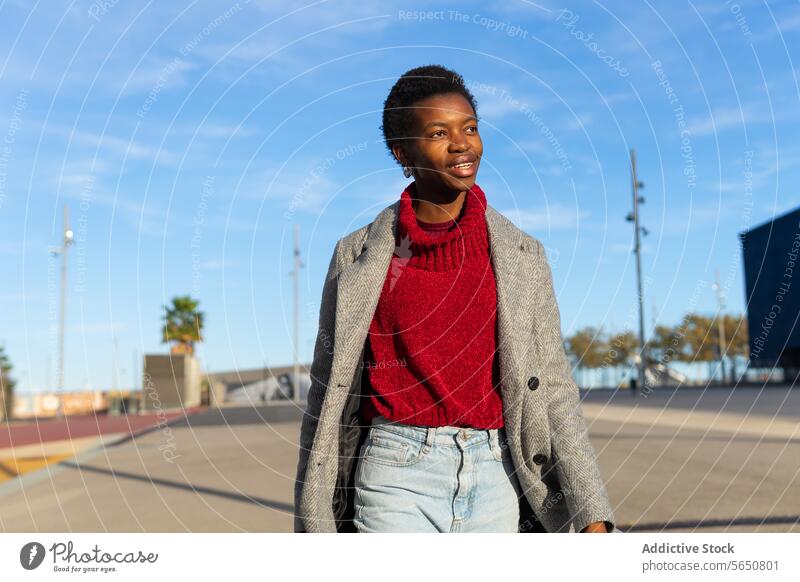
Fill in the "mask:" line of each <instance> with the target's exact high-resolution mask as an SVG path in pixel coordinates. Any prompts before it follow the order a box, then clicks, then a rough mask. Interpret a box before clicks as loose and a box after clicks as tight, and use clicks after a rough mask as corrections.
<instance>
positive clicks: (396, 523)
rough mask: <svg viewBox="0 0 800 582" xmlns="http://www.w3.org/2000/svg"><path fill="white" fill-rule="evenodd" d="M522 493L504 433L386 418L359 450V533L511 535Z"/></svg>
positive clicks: (374, 426) (375, 425) (375, 421)
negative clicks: (408, 422) (415, 424)
mask: <svg viewBox="0 0 800 582" xmlns="http://www.w3.org/2000/svg"><path fill="white" fill-rule="evenodd" d="M521 495H522V490H521V487H520V485H519V481H518V480H517V478H516V476H515V475H514V464H513V462H512V460H511V452H510V451H509V449H508V445H507V444H506V440H505V430H504V429H502V428H501V429H475V428H459V427H455V426H444V427H424V426H413V425H408V424H402V423H396V422H390V421H388V420H387V419H385V418H383V417H381V416H378V417H376V418H374V419H373V421H372V426H371V427H370V428H369V433H368V435H367V437H366V439H365V440H364V443H363V445H362V446H361V450H360V451H359V459H358V467H357V470H356V475H355V502H354V503H355V517H354V523H355V526H356V529H357V531H359V532H362V533H363V532H506V533H515V532H517V528H518V525H519V497H520V496H521Z"/></svg>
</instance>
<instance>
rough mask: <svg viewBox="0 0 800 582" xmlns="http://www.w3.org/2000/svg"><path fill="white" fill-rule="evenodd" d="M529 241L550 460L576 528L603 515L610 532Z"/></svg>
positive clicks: (544, 268)
mask: <svg viewBox="0 0 800 582" xmlns="http://www.w3.org/2000/svg"><path fill="white" fill-rule="evenodd" d="M534 241H535V246H536V253H537V255H538V259H539V260H538V263H539V271H538V275H539V276H538V279H537V281H538V285H537V286H536V288H535V290H534V294H535V304H536V312H535V316H536V318H537V323H538V325H537V331H538V333H539V334H540V336H539V340H540V341H541V356H542V359H541V361H540V364H541V367H540V375H541V376H543V377H542V378H540V381H541V383H542V385H543V386H542V387H543V388H545V389H546V390H547V392H548V394H549V400H548V417H549V424H550V442H551V443H552V448H553V450H552V455H553V459H551V462H552V463H553V464H554V465H555V468H556V474H557V475H558V478H559V482H560V485H561V489H562V491H563V492H564V497H565V500H566V503H567V508H568V510H569V513H570V516H571V517H572V524H573V527H574V529H575V531H576V532H578V531H580V530H581V529H583V528H584V527H586V526H587V525H588V524H590V523H593V522H596V521H604V522H606V528H607V529H608V531H609V532H611V531H612V530H613V529H615V527H616V526H615V520H614V515H613V512H612V509H611V504H610V502H609V499H608V493H607V492H606V488H605V485H604V484H603V480H602V477H601V475H600V469H599V466H598V463H597V458H596V455H595V451H594V448H593V447H592V444H591V442H590V441H589V435H588V431H587V429H586V423H585V421H584V417H583V412H582V410H581V406H580V397H579V392H578V385H577V384H576V383H575V381H574V379H573V377H572V366H571V365H570V362H569V360H568V359H567V354H566V352H565V350H564V340H563V338H562V335H561V315H560V312H559V308H558V303H557V301H556V296H555V291H554V289H553V276H552V270H551V268H550V265H549V263H548V261H547V256H546V254H545V252H544V247H543V245H542V243H541V242H539V241H538V240H535V239H534Z"/></svg>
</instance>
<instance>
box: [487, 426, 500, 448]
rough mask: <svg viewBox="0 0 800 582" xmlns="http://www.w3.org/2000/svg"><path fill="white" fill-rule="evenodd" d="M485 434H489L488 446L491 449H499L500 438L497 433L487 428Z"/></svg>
mask: <svg viewBox="0 0 800 582" xmlns="http://www.w3.org/2000/svg"><path fill="white" fill-rule="evenodd" d="M486 432H488V433H489V444H490V445H491V446H493V447H497V448H499V447H500V438H499V435H498V431H497V430H496V429H493V428H487V429H486Z"/></svg>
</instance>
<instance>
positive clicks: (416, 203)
mask: <svg viewBox="0 0 800 582" xmlns="http://www.w3.org/2000/svg"><path fill="white" fill-rule="evenodd" d="M466 197H467V190H464V191H462V192H458V193H457V194H456V195H455V198H453V195H452V193H449V194H446V195H442V194H438V193H432V192H425V191H423V190H422V189H420V188H419V184H417V188H416V197H415V199H414V200H412V202H411V207H412V208H413V209H414V214H415V215H416V217H417V218H418V219H419V220H421V221H422V222H447V221H449V220H455V219H456V218H458V217H459V215H460V214H461V208H462V207H463V206H464V200H465V199H466Z"/></svg>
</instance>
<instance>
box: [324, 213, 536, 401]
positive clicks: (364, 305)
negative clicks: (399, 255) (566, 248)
mask: <svg viewBox="0 0 800 582" xmlns="http://www.w3.org/2000/svg"><path fill="white" fill-rule="evenodd" d="M398 212H399V202H396V203H394V204H392V205H391V206H389V207H387V208H385V209H384V210H383V211H382V212H381V213H380V214H379V215H378V216H377V217H376V219H375V220H374V221H373V223H372V224H371V225H370V227H369V230H368V234H367V237H366V239H365V243H364V247H363V249H362V252H361V254H360V255H359V256H358V258H357V259H356V260H355V261H354V262H353V263H352V264H350V265H348V266H346V267H345V268H344V269H342V271H341V272H340V273H339V280H338V289H337V300H336V329H335V345H336V350H335V352H334V357H333V369H332V372H333V374H335V378H336V379H335V380H333V374H332V383H333V382H334V381H335V382H337V383H338V384H341V385H347V383H349V380H350V378H351V377H352V375H353V374H354V373H355V367H356V366H357V364H358V362H357V361H355V360H356V359H357V357H358V354H360V353H361V347H362V346H363V344H364V342H365V341H366V338H367V333H368V332H369V325H370V323H371V321H372V317H373V315H374V313H375V308H376V307H377V304H378V300H379V298H380V294H381V291H382V289H383V285H384V282H385V280H386V275H387V272H388V269H389V265H390V263H391V259H392V256H393V255H394V252H395V240H396V232H397V214H398ZM486 225H487V230H488V235H489V244H490V257H491V261H492V265H493V267H494V272H495V280H496V285H497V332H498V333H497V341H498V345H497V350H498V352H499V357H500V362H499V364H500V372H501V380H502V384H501V393H502V396H503V401H504V405H506V406H509V405H510V406H511V408H512V409H516V406H515V405H516V404H517V398H518V396H519V394H520V390H518V389H517V388H518V387H519V386H520V385H522V384H524V382H525V377H524V376H525V367H524V361H525V357H526V354H525V353H524V352H522V353H521V351H520V350H522V349H525V350H527V349H530V348H532V347H533V346H531V345H529V343H530V340H531V338H532V333H531V330H532V327H531V326H532V325H533V321H532V313H531V311H532V309H531V304H530V298H531V296H532V291H533V290H532V288H531V276H532V272H533V271H532V270H533V262H534V258H535V256H534V254H533V253H532V248H531V247H530V244H529V242H528V241H526V239H525V238H524V237H523V236H522V233H521V231H520V230H519V229H518V228H517V227H516V226H514V225H513V224H512V223H511V222H510V221H509V220H508V219H507V218H505V217H504V216H503V215H502V214H500V213H499V212H497V211H496V210H495V209H494V208H493V207H492V206H490V205H489V204H487V207H486Z"/></svg>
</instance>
